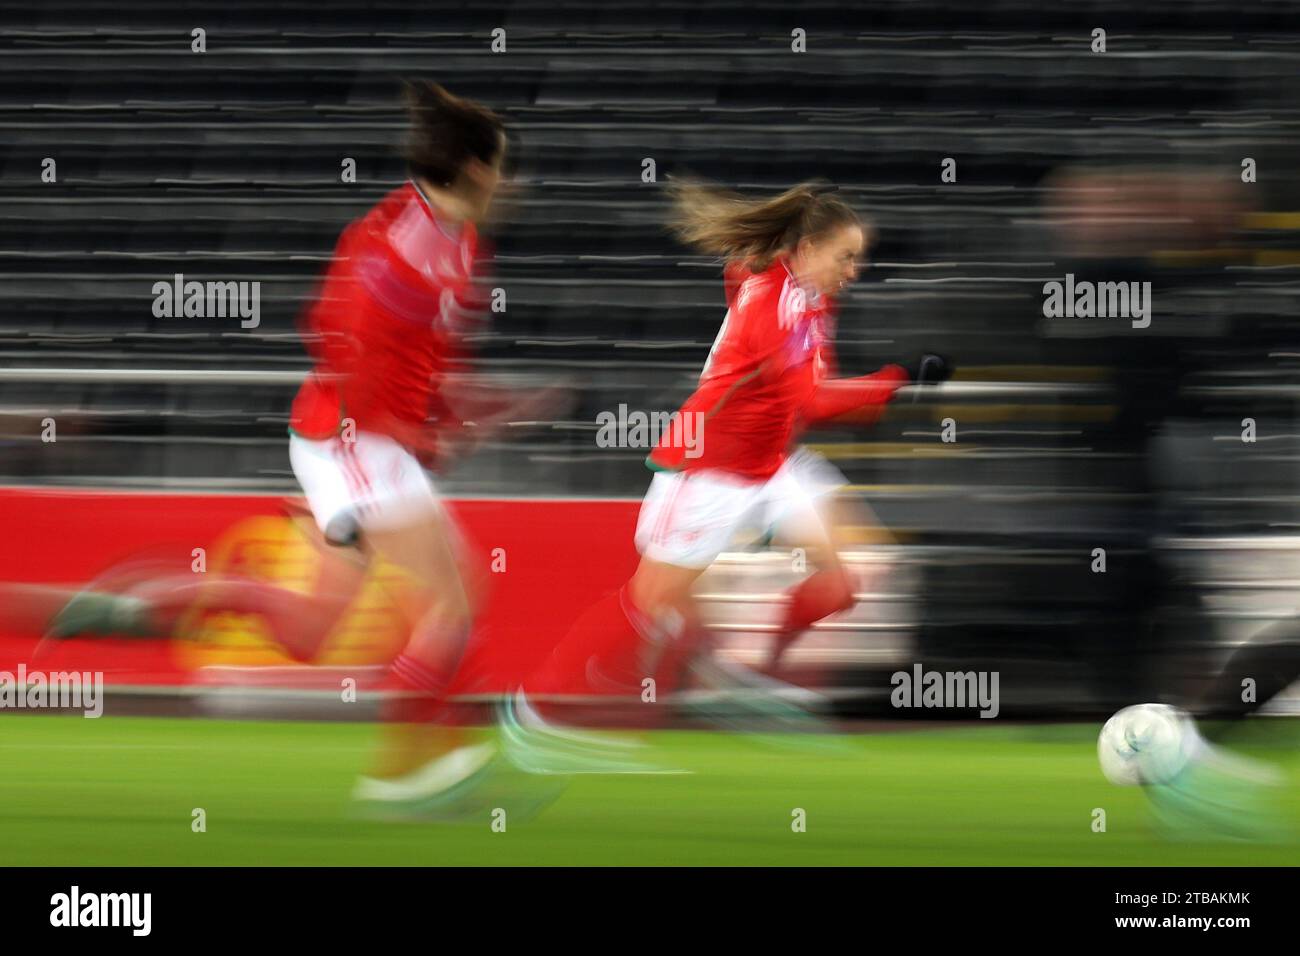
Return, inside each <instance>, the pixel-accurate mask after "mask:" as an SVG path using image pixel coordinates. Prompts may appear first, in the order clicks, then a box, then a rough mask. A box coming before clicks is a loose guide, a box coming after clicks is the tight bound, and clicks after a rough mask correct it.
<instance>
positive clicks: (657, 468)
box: [645, 455, 682, 475]
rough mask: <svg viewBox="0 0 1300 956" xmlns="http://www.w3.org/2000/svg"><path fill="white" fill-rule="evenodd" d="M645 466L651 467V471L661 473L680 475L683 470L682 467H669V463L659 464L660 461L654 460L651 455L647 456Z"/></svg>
mask: <svg viewBox="0 0 1300 956" xmlns="http://www.w3.org/2000/svg"><path fill="white" fill-rule="evenodd" d="M645 466H646V467H647V468H649V469H650V470H651V471H653V472H657V473H659V474H668V475H680V474H681V472H682V470H681V469H680V468H669V467H668V466H667V465H661V464H659V463H658V462H656V461H654V460H653V459H652V458H651V457H650V456H649V455H646V456H645Z"/></svg>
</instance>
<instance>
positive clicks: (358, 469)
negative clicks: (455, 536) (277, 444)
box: [289, 432, 442, 544]
mask: <svg viewBox="0 0 1300 956" xmlns="http://www.w3.org/2000/svg"><path fill="white" fill-rule="evenodd" d="M289 461H290V463H291V464H292V465H293V473H294V475H295V476H296V477H297V479H298V484H299V485H301V486H302V490H303V494H304V495H305V496H306V498H307V505H308V507H309V508H311V513H312V516H313V517H314V518H315V519H316V524H317V525H318V526H319V527H320V529H321V531H322V532H323V533H324V535H325V537H326V538H327V539H328V540H330V541H332V542H334V543H337V544H347V543H351V542H352V541H353V540H354V539H355V536H356V532H357V531H358V530H365V529H372V530H384V529H388V528H394V527H400V526H402V525H405V524H409V523H412V522H413V521H416V520H419V519H421V518H424V517H428V516H429V515H430V514H436V513H438V512H440V511H441V508H442V504H441V501H440V499H439V497H438V492H437V490H436V489H435V487H434V485H433V481H432V480H431V479H430V477H429V475H428V473H427V472H426V471H425V470H424V468H423V467H422V466H421V465H420V463H419V462H418V461H417V460H416V458H415V456H414V455H412V454H411V453H410V452H409V451H407V450H406V449H405V448H403V447H402V446H401V445H400V444H398V443H397V442H395V441H393V439H391V438H388V437H387V436H385V435H379V434H375V433H373V432H358V433H357V435H356V440H355V441H343V440H342V439H341V438H329V439H325V440H322V441H317V440H313V439H309V438H302V437H301V436H299V435H291V436H290V437H289Z"/></svg>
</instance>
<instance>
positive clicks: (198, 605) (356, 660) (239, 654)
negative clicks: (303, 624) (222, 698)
mask: <svg viewBox="0 0 1300 956" xmlns="http://www.w3.org/2000/svg"><path fill="white" fill-rule="evenodd" d="M324 560H325V557H324V555H322V554H321V552H320V551H318V550H317V548H316V547H315V546H314V545H313V544H312V542H311V541H309V540H307V539H306V538H305V537H304V536H303V535H302V534H301V533H300V532H299V530H298V529H297V528H296V527H295V526H294V523H293V522H292V521H291V520H289V519H288V518H283V517H275V516H270V515H266V516H258V517H254V518H246V519H244V520H242V521H240V522H238V523H236V524H234V525H232V526H231V527H230V528H228V529H227V530H226V531H225V532H224V533H223V534H222V536H221V537H220V538H219V539H218V540H217V543H216V544H215V545H214V546H213V547H212V548H211V549H210V551H209V553H208V561H207V571H206V573H207V574H210V575H213V576H214V577H215V576H218V575H232V576H239V577H246V578H252V579H254V580H257V581H265V582H268V583H272V584H276V585H278V586H280V587H283V588H288V589H291V590H294V591H297V592H299V593H302V594H310V593H311V589H312V586H313V582H314V581H315V579H316V575H317V573H318V572H319V569H320V565H321V562H322V561H324ZM403 578H404V574H403V572H402V571H401V570H399V569H397V568H395V567H393V566H392V565H388V564H384V563H383V562H379V563H378V564H377V565H376V566H374V567H372V568H370V569H369V571H368V572H367V574H366V579H365V582H364V583H363V584H362V586H361V589H360V590H359V592H358V594H357V596H356V597H355V598H354V599H353V601H352V603H351V605H350V606H349V608H348V610H347V611H346V613H344V615H343V616H342V618H340V620H339V621H338V622H337V623H336V624H335V626H334V627H333V629H332V630H331V632H330V634H329V636H328V637H326V638H325V641H324V643H323V644H322V645H321V651H320V653H319V655H318V656H317V658H316V659H315V660H313V661H312V662H311V663H313V664H317V665H322V666H339V665H358V664H362V665H364V664H380V663H384V662H386V661H388V660H390V659H391V658H392V656H393V655H394V654H396V653H397V651H398V650H400V649H401V646H402V644H403V643H404V641H405V637H406V625H405V623H404V618H403V615H402V613H401V611H400V610H399V604H398V602H399V601H401V599H402V596H403V593H404V591H405V588H404V585H403ZM180 631H181V633H183V634H185V635H186V637H187V639H186V640H184V641H181V642H180V652H179V653H180V656H181V661H182V663H183V664H184V665H185V666H187V667H192V668H197V667H207V666H218V665H221V666H241V667H249V666H260V665H267V666H271V665H285V664H293V663H297V662H295V661H294V660H293V659H292V658H291V657H290V656H289V655H288V654H286V653H285V652H284V651H283V650H282V649H280V648H279V647H278V646H277V645H276V643H275V641H274V640H272V638H271V632H270V627H269V625H268V623H267V621H266V619H265V617H263V615H261V614H255V613H238V612H234V611H230V610H229V609H223V608H221V607H218V606H215V602H214V603H213V604H211V605H210V604H208V603H207V602H205V600H204V598H203V597H200V598H199V599H198V600H196V601H195V604H194V607H193V608H191V610H190V611H189V612H188V613H187V614H186V615H185V616H184V618H183V619H182V620H181V622H180Z"/></svg>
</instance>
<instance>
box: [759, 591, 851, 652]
mask: <svg viewBox="0 0 1300 956" xmlns="http://www.w3.org/2000/svg"><path fill="white" fill-rule="evenodd" d="M854 603H855V601H854V597H853V579H852V578H850V577H849V575H848V574H847V573H845V572H842V571H841V572H835V571H816V572H814V573H813V574H811V575H809V576H808V577H806V578H804V580H803V581H801V582H800V583H799V584H798V586H796V587H795V589H794V591H793V592H791V594H790V606H789V607H787V608H786V611H785V619H784V620H783V621H782V622H781V630H780V631H779V632H778V633H777V635H776V639H775V641H774V642H773V647H772V657H771V661H770V665H769V666H775V665H776V664H777V662H778V661H779V660H780V659H781V655H782V654H783V653H784V652H785V649H786V648H787V647H789V646H790V645H791V644H793V643H794V642H795V641H796V640H797V639H798V638H799V635H801V634H803V632H804V631H806V630H808V628H810V627H812V626H813V625H814V624H816V623H817V622H818V621H820V620H822V618H826V617H830V616H831V615H832V614H835V613H837V612H839V611H847V610H848V609H849V608H851V607H853V605H854Z"/></svg>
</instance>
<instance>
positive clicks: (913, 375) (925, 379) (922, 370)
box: [904, 352, 953, 385]
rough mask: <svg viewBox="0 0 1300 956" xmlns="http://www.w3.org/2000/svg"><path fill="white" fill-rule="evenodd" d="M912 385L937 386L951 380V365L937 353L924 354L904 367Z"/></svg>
mask: <svg viewBox="0 0 1300 956" xmlns="http://www.w3.org/2000/svg"><path fill="white" fill-rule="evenodd" d="M904 368H905V369H906V370H907V375H908V377H909V378H910V379H911V380H912V384H913V385H939V384H941V383H943V382H946V381H948V379H950V378H952V372H953V365H952V363H951V362H949V361H948V359H947V358H945V357H944V356H942V355H939V354H938V353H937V352H925V353H923V354H922V355H921V356H920V357H918V358H917V359H915V360H914V361H912V362H911V363H910V364H908V365H906V366H904Z"/></svg>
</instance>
